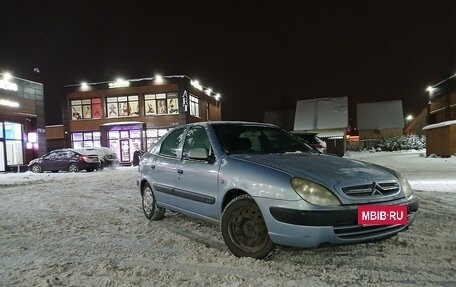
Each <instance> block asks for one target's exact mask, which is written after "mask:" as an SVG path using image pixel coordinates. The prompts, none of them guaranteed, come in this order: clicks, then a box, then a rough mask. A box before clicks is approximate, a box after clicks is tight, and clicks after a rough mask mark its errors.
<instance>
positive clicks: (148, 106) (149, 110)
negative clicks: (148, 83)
mask: <svg viewBox="0 0 456 287" xmlns="http://www.w3.org/2000/svg"><path fill="white" fill-rule="evenodd" d="M144 103H145V105H144V106H145V112H146V116H148V115H155V114H157V113H156V111H157V107H156V106H155V104H156V103H155V100H149V101H145V102H144Z"/></svg>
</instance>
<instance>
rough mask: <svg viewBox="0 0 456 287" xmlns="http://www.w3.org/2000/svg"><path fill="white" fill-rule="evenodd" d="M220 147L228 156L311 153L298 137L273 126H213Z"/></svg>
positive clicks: (310, 149)
mask: <svg viewBox="0 0 456 287" xmlns="http://www.w3.org/2000/svg"><path fill="white" fill-rule="evenodd" d="M212 126H213V129H214V132H215V134H216V136H217V138H218V140H219V143H220V145H221V146H222V148H223V149H224V151H225V152H226V153H228V154H263V153H287V152H311V151H313V149H312V148H311V147H310V146H308V145H306V144H305V143H303V142H302V141H301V140H300V139H298V138H297V137H296V136H294V135H292V134H291V133H289V132H286V131H285V130H282V129H280V128H277V127H273V126H261V125H239V124H213V125H212Z"/></svg>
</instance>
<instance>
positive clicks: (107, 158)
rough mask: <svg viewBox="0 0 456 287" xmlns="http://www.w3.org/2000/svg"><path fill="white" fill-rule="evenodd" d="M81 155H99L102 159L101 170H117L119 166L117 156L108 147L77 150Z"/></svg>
mask: <svg viewBox="0 0 456 287" xmlns="http://www.w3.org/2000/svg"><path fill="white" fill-rule="evenodd" d="M76 151H77V152H79V153H81V154H97V155H98V158H99V159H100V163H101V164H100V169H103V168H105V167H109V168H115V167H116V166H117V165H118V164H119V160H118V159H117V154H116V153H115V152H114V151H113V150H112V149H110V148H108V147H84V148H81V149H76Z"/></svg>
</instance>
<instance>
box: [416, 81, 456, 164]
mask: <svg viewBox="0 0 456 287" xmlns="http://www.w3.org/2000/svg"><path fill="white" fill-rule="evenodd" d="M427 92H428V96H429V104H428V107H427V123H428V125H427V126H425V127H424V128H423V130H424V131H425V133H426V154H427V155H428V156H429V155H432V154H435V155H438V156H444V157H449V156H452V155H456V74H454V75H452V76H450V77H448V78H447V79H445V80H443V81H441V82H439V83H437V84H435V85H433V86H431V87H428V89H427Z"/></svg>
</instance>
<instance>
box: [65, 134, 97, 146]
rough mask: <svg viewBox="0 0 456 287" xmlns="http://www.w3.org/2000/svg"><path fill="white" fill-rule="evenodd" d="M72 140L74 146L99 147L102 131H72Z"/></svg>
mask: <svg viewBox="0 0 456 287" xmlns="http://www.w3.org/2000/svg"><path fill="white" fill-rule="evenodd" d="M71 142H72V145H73V148H83V147H99V146H101V144H100V132H79V133H72V135H71Z"/></svg>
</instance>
